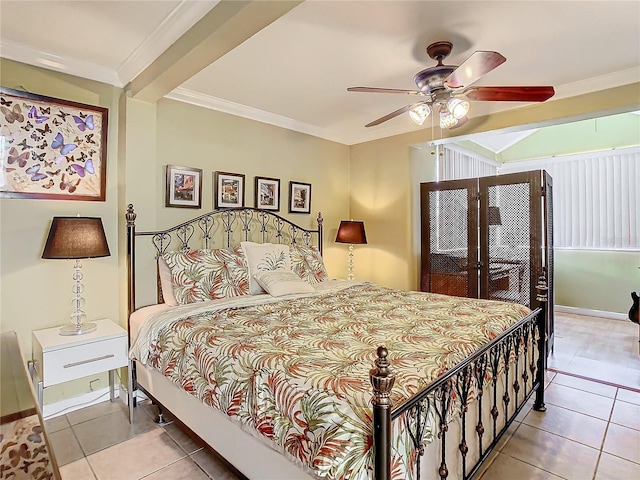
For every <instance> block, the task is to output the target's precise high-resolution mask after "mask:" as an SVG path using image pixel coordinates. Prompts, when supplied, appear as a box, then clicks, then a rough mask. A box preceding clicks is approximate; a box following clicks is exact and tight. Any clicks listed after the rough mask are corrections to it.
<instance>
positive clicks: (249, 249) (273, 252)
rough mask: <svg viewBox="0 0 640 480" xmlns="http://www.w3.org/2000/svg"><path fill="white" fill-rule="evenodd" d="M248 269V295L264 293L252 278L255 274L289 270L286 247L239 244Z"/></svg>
mask: <svg viewBox="0 0 640 480" xmlns="http://www.w3.org/2000/svg"><path fill="white" fill-rule="evenodd" d="M240 245H241V247H242V250H243V251H244V255H245V257H246V258H247V265H248V267H249V293H251V294H252V295H255V294H258V293H264V290H263V289H262V287H261V286H260V284H259V283H258V282H257V280H256V279H255V278H254V275H255V274H256V273H257V272H264V271H273V270H291V258H290V256H289V246H288V245H276V244H274V243H254V242H241V243H240Z"/></svg>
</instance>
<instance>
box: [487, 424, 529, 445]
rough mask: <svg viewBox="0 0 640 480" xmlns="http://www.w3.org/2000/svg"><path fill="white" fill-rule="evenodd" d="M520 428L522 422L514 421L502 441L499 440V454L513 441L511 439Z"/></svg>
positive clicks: (501, 438)
mask: <svg viewBox="0 0 640 480" xmlns="http://www.w3.org/2000/svg"><path fill="white" fill-rule="evenodd" d="M519 427H520V422H518V421H514V422H513V423H512V424H511V425H509V428H507V431H506V432H504V434H503V435H502V437H500V440H498V443H496V446H495V450H496V451H498V452H500V451H502V449H503V448H504V446H505V445H506V444H507V442H508V441H509V440H510V439H511V437H513V434H514V433H516V430H518V428H519ZM483 446H484V445H483Z"/></svg>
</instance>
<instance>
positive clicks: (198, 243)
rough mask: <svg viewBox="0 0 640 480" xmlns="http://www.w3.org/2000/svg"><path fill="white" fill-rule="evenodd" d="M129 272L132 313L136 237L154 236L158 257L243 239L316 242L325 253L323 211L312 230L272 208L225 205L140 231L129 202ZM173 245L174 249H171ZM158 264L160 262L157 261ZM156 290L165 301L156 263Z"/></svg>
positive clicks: (281, 242)
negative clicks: (274, 211) (165, 226)
mask: <svg viewBox="0 0 640 480" xmlns="http://www.w3.org/2000/svg"><path fill="white" fill-rule="evenodd" d="M125 217H126V219H127V272H128V278H127V281H128V297H129V298H128V314H129V315H131V313H132V312H133V311H135V309H136V275H135V273H136V272H135V270H136V262H135V259H136V256H135V251H136V240H137V239H138V238H140V237H151V239H150V243H151V244H152V245H153V247H154V248H155V260H157V258H158V257H159V256H160V255H163V254H164V253H165V252H168V251H170V250H188V249H199V248H206V249H209V248H225V247H231V246H235V245H239V244H240V242H241V241H253V242H258V243H267V242H269V243H278V244H285V245H296V244H299V245H312V244H314V241H313V240H314V238H313V237H314V235H315V236H316V238H315V240H316V241H315V245H316V246H317V247H318V250H319V251H320V253H322V223H323V218H322V214H321V213H318V217H317V225H318V228H317V229H315V230H314V229H309V228H304V227H301V226H300V225H296V224H295V223H293V222H291V221H290V220H287V219H286V218H283V217H281V216H280V215H277V214H275V213H273V212H270V211H268V210H259V209H257V208H251V207H244V208H225V209H219V210H213V211H211V212H209V213H205V214H204V215H200V216H199V217H195V218H192V219H191V220H187V221H186V222H183V223H181V224H179V225H175V226H173V227H170V228H167V229H166V230H158V231H153V232H136V225H135V221H136V217H137V214H136V213H135V212H134V210H133V205H132V204H129V206H128V208H127V213H126V215H125ZM170 247H171V248H170ZM156 264H157V262H156ZM156 292H157V299H158V303H161V302H162V289H161V288H160V276H159V272H158V269H157V266H156Z"/></svg>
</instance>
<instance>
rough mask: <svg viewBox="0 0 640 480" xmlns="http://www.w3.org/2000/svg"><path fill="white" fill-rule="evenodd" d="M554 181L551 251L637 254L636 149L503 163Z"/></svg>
mask: <svg viewBox="0 0 640 480" xmlns="http://www.w3.org/2000/svg"><path fill="white" fill-rule="evenodd" d="M528 170H546V171H547V172H549V174H550V175H551V177H552V179H553V219H554V222H553V228H554V243H555V246H556V247H567V248H584V249H621V250H635V249H640V192H639V191H638V190H639V189H640V147H633V148H627V149H620V150H611V151H607V152H592V153H588V154H580V155H570V156H564V157H554V158H545V159H540V160H531V161H526V162H514V163H505V164H503V166H502V167H501V168H500V170H499V173H501V174H503V173H514V172H521V171H528Z"/></svg>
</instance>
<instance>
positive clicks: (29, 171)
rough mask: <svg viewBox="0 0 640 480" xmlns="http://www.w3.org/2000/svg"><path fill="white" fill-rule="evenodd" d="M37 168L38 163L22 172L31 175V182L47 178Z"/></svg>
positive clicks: (38, 167) (38, 166)
mask: <svg viewBox="0 0 640 480" xmlns="http://www.w3.org/2000/svg"><path fill="white" fill-rule="evenodd" d="M38 170H40V165H34V166H33V167H29V168H27V169H26V170H25V171H24V172H25V173H26V174H28V175H31V181H32V182H38V181H40V180H44V179H45V178H47V175H46V174H45V173H40V172H39V171H38Z"/></svg>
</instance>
